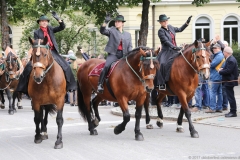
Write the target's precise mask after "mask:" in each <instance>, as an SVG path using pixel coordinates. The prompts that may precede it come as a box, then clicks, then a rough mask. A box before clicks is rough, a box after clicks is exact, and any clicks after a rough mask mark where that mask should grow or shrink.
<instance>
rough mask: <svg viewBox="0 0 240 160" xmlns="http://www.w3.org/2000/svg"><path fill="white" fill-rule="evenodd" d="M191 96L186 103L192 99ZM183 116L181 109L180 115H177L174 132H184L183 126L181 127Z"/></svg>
mask: <svg viewBox="0 0 240 160" xmlns="http://www.w3.org/2000/svg"><path fill="white" fill-rule="evenodd" d="M193 94H194V93H193ZM193 94H192V95H191V96H190V97H189V98H188V99H187V102H189V101H190V99H192V97H193ZM183 114H184V110H183V107H181V109H180V113H179V115H178V120H177V129H176V131H177V132H179V133H182V132H184V129H183V126H182V120H183Z"/></svg>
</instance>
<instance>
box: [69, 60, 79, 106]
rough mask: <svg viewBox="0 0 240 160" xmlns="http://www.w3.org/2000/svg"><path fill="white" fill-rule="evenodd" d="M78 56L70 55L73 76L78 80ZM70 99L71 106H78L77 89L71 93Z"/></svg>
mask: <svg viewBox="0 0 240 160" xmlns="http://www.w3.org/2000/svg"><path fill="white" fill-rule="evenodd" d="M76 59H77V58H76V57H75V56H74V55H71V56H69V61H70V63H71V64H70V68H71V70H72V73H73V76H74V78H75V80H76V81H77V70H78V65H77V62H76ZM69 99H70V105H71V106H74V105H75V106H77V91H73V92H70V93H69Z"/></svg>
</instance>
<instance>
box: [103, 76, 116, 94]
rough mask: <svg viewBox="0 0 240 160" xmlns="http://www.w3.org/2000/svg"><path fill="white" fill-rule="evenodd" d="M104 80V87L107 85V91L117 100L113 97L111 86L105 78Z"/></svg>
mask: <svg viewBox="0 0 240 160" xmlns="http://www.w3.org/2000/svg"><path fill="white" fill-rule="evenodd" d="M105 80H106V85H107V88H108V91H109V92H110V94H111V95H112V96H113V98H115V99H117V98H116V97H115V95H114V93H113V90H112V88H111V86H110V83H109V80H108V78H106V79H105Z"/></svg>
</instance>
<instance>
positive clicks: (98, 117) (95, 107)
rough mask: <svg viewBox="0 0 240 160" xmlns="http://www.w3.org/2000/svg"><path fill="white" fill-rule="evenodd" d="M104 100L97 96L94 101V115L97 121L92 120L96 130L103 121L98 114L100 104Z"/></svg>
mask: <svg viewBox="0 0 240 160" xmlns="http://www.w3.org/2000/svg"><path fill="white" fill-rule="evenodd" d="M102 100H103V99H102V98H101V97H99V96H96V97H95V98H94V99H93V100H92V105H93V109H94V113H95V119H94V120H92V123H93V125H94V127H95V128H96V127H97V126H98V125H99V122H100V121H101V118H100V116H99V112H98V104H99V103H100V102H101V101H102Z"/></svg>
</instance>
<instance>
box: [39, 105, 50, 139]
mask: <svg viewBox="0 0 240 160" xmlns="http://www.w3.org/2000/svg"><path fill="white" fill-rule="evenodd" d="M48 112H49V109H48V106H45V115H44V119H42V122H41V132H42V140H46V139H48V134H47V124H48Z"/></svg>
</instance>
